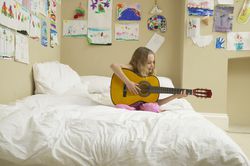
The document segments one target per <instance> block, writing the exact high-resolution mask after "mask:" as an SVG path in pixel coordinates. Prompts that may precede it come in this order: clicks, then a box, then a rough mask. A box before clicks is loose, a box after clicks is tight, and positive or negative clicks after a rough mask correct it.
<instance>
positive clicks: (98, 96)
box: [87, 93, 114, 106]
mask: <svg viewBox="0 0 250 166" xmlns="http://www.w3.org/2000/svg"><path fill="white" fill-rule="evenodd" d="M87 96H88V97H89V98H90V99H91V100H93V101H94V102H96V103H98V104H102V105H106V106H114V104H113V102H112V100H111V96H110V93H88V94H87Z"/></svg>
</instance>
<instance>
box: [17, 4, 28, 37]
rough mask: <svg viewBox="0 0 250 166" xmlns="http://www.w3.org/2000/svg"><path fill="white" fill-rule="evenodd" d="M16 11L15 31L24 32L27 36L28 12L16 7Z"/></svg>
mask: <svg viewBox="0 0 250 166" xmlns="http://www.w3.org/2000/svg"><path fill="white" fill-rule="evenodd" d="M17 8H18V11H17V21H16V23H17V25H18V26H17V27H16V30H19V31H25V32H27V34H29V32H30V29H29V28H30V12H29V11H28V10H27V9H26V8H24V7H22V6H18V7H17Z"/></svg>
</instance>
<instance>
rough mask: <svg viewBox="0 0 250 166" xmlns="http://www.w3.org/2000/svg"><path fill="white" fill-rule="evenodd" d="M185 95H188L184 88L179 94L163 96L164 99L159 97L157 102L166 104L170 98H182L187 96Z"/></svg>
mask: <svg viewBox="0 0 250 166" xmlns="http://www.w3.org/2000/svg"><path fill="white" fill-rule="evenodd" d="M187 96H188V95H187V94H186V91H185V90H184V91H182V93H181V94H175V95H172V96H169V97H166V98H164V99H159V100H158V101H157V103H158V104H159V105H163V104H166V103H168V102H170V101H171V100H174V99H180V98H182V97H187Z"/></svg>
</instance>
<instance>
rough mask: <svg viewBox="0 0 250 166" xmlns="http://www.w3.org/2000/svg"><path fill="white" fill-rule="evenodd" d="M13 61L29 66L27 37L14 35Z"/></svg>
mask: <svg viewBox="0 0 250 166" xmlns="http://www.w3.org/2000/svg"><path fill="white" fill-rule="evenodd" d="M15 60H16V61H18V62H22V63H26V64H29V39H28V37H27V36H25V35H22V34H19V33H16V54H15Z"/></svg>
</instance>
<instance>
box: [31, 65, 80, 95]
mask: <svg viewBox="0 0 250 166" xmlns="http://www.w3.org/2000/svg"><path fill="white" fill-rule="evenodd" d="M33 75H34V81H35V93H36V94H38V93H42V94H56V95H58V94H64V93H65V92H67V91H69V90H70V89H71V88H77V86H78V85H80V84H81V79H80V77H79V75H78V74H77V73H76V72H75V71H74V70H73V69H71V68H70V67H69V66H68V65H65V64H61V63H59V62H57V61H53V62H44V63H36V64H34V65H33Z"/></svg>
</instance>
